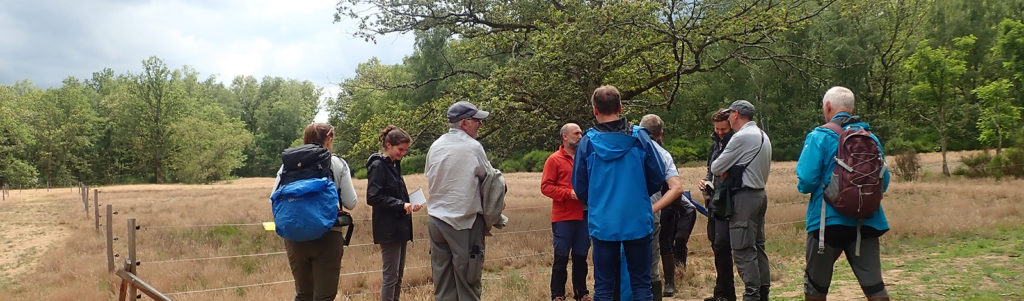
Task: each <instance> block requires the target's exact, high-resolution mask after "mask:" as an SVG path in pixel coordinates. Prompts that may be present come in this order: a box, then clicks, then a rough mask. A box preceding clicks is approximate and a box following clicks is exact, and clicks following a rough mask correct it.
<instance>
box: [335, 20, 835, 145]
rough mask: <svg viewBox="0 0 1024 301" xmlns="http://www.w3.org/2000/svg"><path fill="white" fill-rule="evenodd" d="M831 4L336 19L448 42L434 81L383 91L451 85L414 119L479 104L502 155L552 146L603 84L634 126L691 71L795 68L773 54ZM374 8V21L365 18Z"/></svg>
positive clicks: (368, 30)
mask: <svg viewBox="0 0 1024 301" xmlns="http://www.w3.org/2000/svg"><path fill="white" fill-rule="evenodd" d="M834 2H835V1H803V0H787V1H773V2H763V1H734V2H719V1H711V2H707V1H698V2H686V1H682V2H676V1H667V2H656V1H614V2H600V1H597V2H593V1H548V2H537V1H511V2H508V1H506V2H502V1H470V2H466V1H452V0H434V1H409V0H344V1H340V3H339V4H338V10H337V12H336V15H335V17H336V20H341V19H343V18H355V19H357V20H358V21H359V22H360V30H359V32H357V36H361V37H364V38H367V39H370V40H372V39H375V38H376V37H377V36H380V35H384V34H388V33H393V32H410V31H435V33H443V34H447V35H448V40H447V42H446V44H447V48H445V49H447V50H446V51H443V52H434V53H438V54H443V56H440V59H439V60H437V63H436V64H435V65H433V67H434V68H433V69H429V70H435V71H436V73H435V74H429V75H428V76H427V77H421V76H420V75H422V74H423V73H419V72H420V71H416V73H415V75H414V78H415V79H416V80H414V81H411V82H405V83H387V84H386V85H380V86H377V87H376V88H379V89H409V88H417V87H420V86H422V85H425V84H429V83H434V82H444V83H446V85H445V88H444V89H443V90H442V91H439V93H438V94H439V97H437V98H435V99H434V100H433V101H432V102H433V103H434V104H424V105H421V107H422V108H423V110H419V109H417V111H421V113H424V114H429V113H430V112H433V114H436V115H432V116H440V115H441V114H440V113H439V112H443V109H444V108H445V107H447V105H448V104H451V103H453V102H455V101H457V100H471V101H474V102H475V103H476V104H477V105H478V106H480V107H481V108H484V109H486V110H490V111H492V112H494V113H495V114H493V115H492V117H491V120H489V121H490V122H489V124H488V125H487V126H485V127H484V128H482V129H481V130H482V132H481V140H482V141H483V143H484V144H485V145H486V144H489V143H494V144H498V145H502V146H508V147H500V148H492V149H493V150H494V153H495V154H497V155H498V156H499V157H501V156H505V157H507V156H508V155H511V154H512V153H516V152H526V151H529V150H532V149H548V148H550V147H549V146H550V145H552V144H554V143H555V142H553V141H552V139H551V138H550V137H551V135H550V133H552V132H555V131H556V130H557V127H558V126H559V125H560V124H561V123H563V122H577V123H581V124H583V125H584V126H586V125H587V124H589V122H591V121H592V119H593V118H592V116H591V110H590V108H589V105H588V103H587V99H588V96H589V95H590V93H591V92H592V91H593V89H594V88H596V87H598V86H600V85H602V84H613V85H615V86H617V87H618V88H619V89H620V90H621V91H622V96H623V99H624V100H625V105H626V110H625V111H626V116H627V117H629V118H631V119H635V118H636V117H639V116H641V115H642V114H643V113H647V112H652V111H653V112H658V111H663V110H670V109H672V108H673V106H674V105H675V103H676V101H677V100H679V99H681V98H679V97H677V96H679V94H680V90H682V88H683V87H684V86H686V85H687V79H688V78H691V77H692V75H694V74H699V73H704V72H712V71H715V70H719V69H721V68H722V67H723V66H724V65H726V64H728V63H729V62H733V61H744V62H759V61H773V62H787V61H792V60H796V59H798V58H793V57H790V56H788V54H786V53H778V52H775V49H774V48H771V47H769V46H770V45H772V44H773V43H776V42H777V41H779V38H781V37H782V35H783V34H784V33H786V32H788V31H791V30H798V29H800V28H802V26H805V25H806V24H807V23H808V22H809V20H810V19H812V18H814V17H815V16H817V15H818V14H820V13H821V12H822V11H823V10H825V9H826V8H828V7H829V6H831V5H832V4H833V3H834ZM367 8H369V10H370V11H372V12H373V13H369V14H361V13H362V12H365V11H367ZM438 56H439V55H436V54H435V55H432V56H431V57H438ZM405 84H411V86H410V85H405ZM437 109H441V110H442V111H438V110H437ZM408 112H411V111H405V112H395V113H394V116H392V117H399V116H400V115H401V116H404V115H403V114H407V113H408ZM421 116H423V115H419V114H415V113H412V114H410V115H408V116H404V117H412V118H416V119H411V123H415V124H413V125H412V126H406V127H405V128H406V129H407V130H410V132H413V133H418V132H424V133H427V135H426V136H432V135H433V134H436V133H439V132H441V131H443V130H445V129H444V126H441V125H443V124H445V122H444V121H443V120H441V121H440V122H438V123H433V124H430V123H423V122H420V121H435V122H436V121H438V120H439V119H441V118H429V119H426V118H422V117H421ZM391 120H396V119H391ZM398 120H403V121H404V120H405V119H398Z"/></svg>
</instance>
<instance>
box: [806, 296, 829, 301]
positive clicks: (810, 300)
mask: <svg viewBox="0 0 1024 301" xmlns="http://www.w3.org/2000/svg"><path fill="white" fill-rule="evenodd" d="M827 299H828V298H826V297H815V296H811V295H804V301H826V300H827Z"/></svg>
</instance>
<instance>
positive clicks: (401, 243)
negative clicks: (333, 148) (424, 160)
mask: <svg viewBox="0 0 1024 301" xmlns="http://www.w3.org/2000/svg"><path fill="white" fill-rule="evenodd" d="M379 140H380V144H381V148H382V149H383V151H382V152H380V153H376V154H373V155H371V156H370V158H369V159H368V160H366V170H367V173H366V202H367V204H369V205H370V207H372V208H373V243H375V244H378V245H380V255H381V261H382V264H381V265H382V266H381V270H382V273H381V274H382V275H381V276H382V280H381V289H380V300H382V301H392V300H398V298H399V296H400V295H401V290H402V275H403V274H404V272H405V253H406V246H408V243H409V241H412V213H413V212H415V211H419V210H420V208H421V205H413V204H411V203H410V202H409V191H408V190H407V189H406V187H405V180H403V179H402V157H404V156H405V153H406V152H408V151H409V145H410V144H411V143H412V137H410V136H409V134H408V133H406V132H405V131H403V130H402V129H400V128H398V127H395V126H393V125H388V126H387V127H385V128H384V130H382V131H380V136H379Z"/></svg>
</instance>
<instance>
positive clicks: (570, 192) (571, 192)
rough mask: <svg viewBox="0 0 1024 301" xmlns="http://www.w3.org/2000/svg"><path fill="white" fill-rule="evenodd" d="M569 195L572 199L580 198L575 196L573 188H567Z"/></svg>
mask: <svg viewBox="0 0 1024 301" xmlns="http://www.w3.org/2000/svg"><path fill="white" fill-rule="evenodd" d="M569 196H571V197H572V199H574V200H577V201H578V200H579V199H580V198H578V197H576V191H575V190H569Z"/></svg>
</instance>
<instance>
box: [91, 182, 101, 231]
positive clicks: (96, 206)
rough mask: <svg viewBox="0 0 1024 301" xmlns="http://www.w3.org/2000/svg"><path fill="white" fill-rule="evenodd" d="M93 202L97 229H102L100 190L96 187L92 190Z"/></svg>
mask: <svg viewBox="0 0 1024 301" xmlns="http://www.w3.org/2000/svg"><path fill="white" fill-rule="evenodd" d="M92 204H93V209H95V211H93V212H95V213H96V214H95V215H96V231H99V230H100V190H99V189H96V190H93V191H92Z"/></svg>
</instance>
